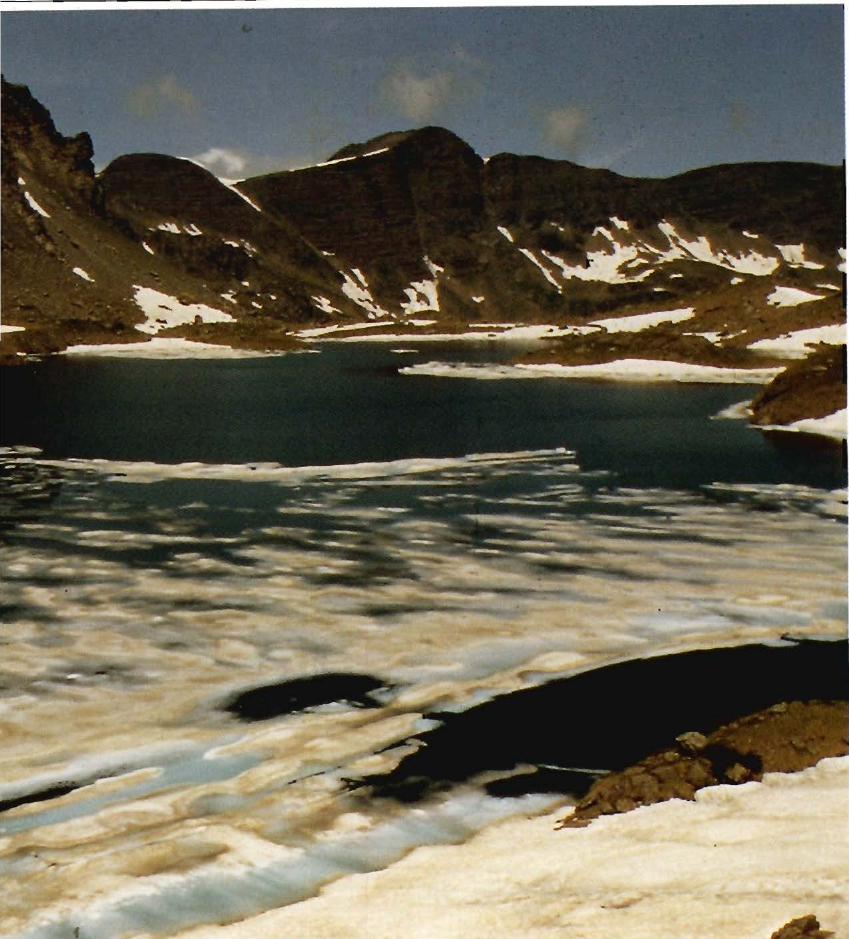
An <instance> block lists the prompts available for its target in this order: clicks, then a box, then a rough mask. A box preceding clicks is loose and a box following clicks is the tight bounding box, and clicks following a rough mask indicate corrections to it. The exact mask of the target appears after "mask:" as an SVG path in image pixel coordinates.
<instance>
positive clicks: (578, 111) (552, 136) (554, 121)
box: [545, 104, 588, 153]
mask: <svg viewBox="0 0 849 939" xmlns="http://www.w3.org/2000/svg"><path fill="white" fill-rule="evenodd" d="M587 117H588V115H587V112H586V111H585V110H584V108H582V107H580V106H579V105H577V104H570V105H567V106H566V107H563V108H552V109H551V110H550V111H549V112H548V113H547V114H546V115H545V128H546V132H547V133H548V139H549V140H550V141H551V142H552V143H556V144H557V145H558V146H559V147H560V148H561V149H563V150H564V151H565V152H566V153H574V152H575V150H577V148H578V147H579V146H580V144H581V143H582V135H583V130H584V127H585V125H586V123H587Z"/></svg>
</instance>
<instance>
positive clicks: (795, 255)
mask: <svg viewBox="0 0 849 939" xmlns="http://www.w3.org/2000/svg"><path fill="white" fill-rule="evenodd" d="M775 247H776V248H778V250H779V251H780V252H781V256H782V257H783V258H784V260H785V261H786V262H787V263H788V264H789V265H790V267H804V268H807V269H808V270H812V271H821V270H822V269H823V268H824V267H825V265H824V264H817V263H816V262H815V261H806V260H805V246H804V245H803V244H798V245H776V246H775Z"/></svg>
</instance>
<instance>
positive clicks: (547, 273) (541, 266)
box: [519, 248, 563, 293]
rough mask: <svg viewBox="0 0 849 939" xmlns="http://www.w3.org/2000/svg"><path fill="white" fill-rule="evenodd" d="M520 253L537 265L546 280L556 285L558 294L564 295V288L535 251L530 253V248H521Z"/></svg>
mask: <svg viewBox="0 0 849 939" xmlns="http://www.w3.org/2000/svg"><path fill="white" fill-rule="evenodd" d="M519 253H520V254H524V256H525V257H526V258H527V259H528V260H529V261H531V262H532V263H533V264H536V266H537V267H538V268H539V269H540V270H541V271H542V273H543V276H544V277H545V279H546V280H547V281H548V282H549V283H551V284H553V285H554V287H555V288H556V289H557V292H558V293H562V291H563V288H562V287H561V286H560V284H558V283H557V281H556V280H555V279H554V277H553V276H552V274H551V271H550V270H549V269H548V268H547V267H546V266H545V265H544V264H543V263H542V262H541V261H540V260H539V258H538V257H537V256H536V255H535V254H534V253H533V251H530V250H529V249H528V248H519ZM543 254H545V252H544V251H543Z"/></svg>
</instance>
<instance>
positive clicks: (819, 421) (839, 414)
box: [760, 408, 847, 440]
mask: <svg viewBox="0 0 849 939" xmlns="http://www.w3.org/2000/svg"><path fill="white" fill-rule="evenodd" d="M760 430H782V431H787V432H789V433H800V434H818V435H820V436H822V437H831V438H832V439H834V440H845V439H846V436H847V435H846V408H842V409H841V410H840V411H835V412H834V413H833V414H829V415H828V416H827V417H817V418H812V417H806V418H803V419H802V420H799V421H793V422H792V423H790V424H774V425H772V424H767V425H761V426H760Z"/></svg>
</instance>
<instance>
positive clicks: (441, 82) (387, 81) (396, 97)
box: [381, 65, 454, 123]
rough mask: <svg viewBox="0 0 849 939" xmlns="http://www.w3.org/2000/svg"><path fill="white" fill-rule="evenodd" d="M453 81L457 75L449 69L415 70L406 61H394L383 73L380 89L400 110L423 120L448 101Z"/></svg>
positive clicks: (417, 121)
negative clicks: (384, 73) (395, 62)
mask: <svg viewBox="0 0 849 939" xmlns="http://www.w3.org/2000/svg"><path fill="white" fill-rule="evenodd" d="M453 85H454V77H453V75H452V74H451V73H450V72H445V71H435V72H431V73H430V74H416V73H415V72H413V71H412V70H411V69H410V68H408V67H407V66H406V65H395V66H393V67H392V69H390V71H389V72H388V73H387V74H386V76H385V77H384V79H383V82H382V83H381V90H382V92H383V95H384V97H385V98H386V99H387V100H388V101H389V103H390V104H391V105H392V106H393V107H394V108H395V109H396V110H397V111H400V112H401V113H402V114H403V115H404V116H405V117H408V118H410V120H412V121H416V123H422V122H423V121H426V120H427V119H428V118H429V117H430V115H431V114H432V113H433V112H434V111H436V110H437V109H438V108H439V107H440V106H441V105H442V104H444V103H445V102H446V101H447V99H448V98H449V96H450V95H451V93H452V91H453V87H452V86H453Z"/></svg>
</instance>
